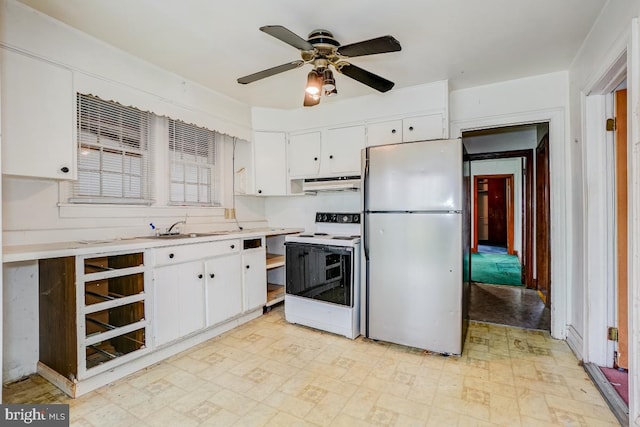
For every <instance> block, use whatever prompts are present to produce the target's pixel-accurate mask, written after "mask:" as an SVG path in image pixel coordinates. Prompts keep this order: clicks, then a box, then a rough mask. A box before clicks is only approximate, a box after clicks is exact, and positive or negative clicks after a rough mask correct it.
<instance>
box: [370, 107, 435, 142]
mask: <svg viewBox="0 0 640 427" xmlns="http://www.w3.org/2000/svg"><path fill="white" fill-rule="evenodd" d="M443 138H447V134H446V132H445V123H444V115H443V114H442V113H433V114H425V115H421V116H414V117H407V118H403V119H398V120H390V121H385V122H377V123H369V124H368V125H367V146H368V147H371V146H373V145H384V144H397V143H399V142H412V141H425V140H429V139H443Z"/></svg>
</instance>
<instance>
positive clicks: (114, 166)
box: [70, 94, 153, 204]
mask: <svg viewBox="0 0 640 427" xmlns="http://www.w3.org/2000/svg"><path fill="white" fill-rule="evenodd" d="M151 116H152V114H151V113H149V112H144V111H141V110H138V109H136V108H133V107H126V106H123V105H120V104H118V103H115V102H109V101H104V100H101V99H99V98H97V97H94V96H91V95H83V94H78V96H77V118H78V180H77V181H76V182H75V183H74V185H73V196H72V199H71V200H70V201H71V202H74V201H75V202H82V203H128V204H135V203H145V204H149V203H151V199H152V194H151V188H152V186H151V177H152V176H153V174H152V173H153V171H152V166H151V165H152V163H151V147H152V145H151V144H150V121H151Z"/></svg>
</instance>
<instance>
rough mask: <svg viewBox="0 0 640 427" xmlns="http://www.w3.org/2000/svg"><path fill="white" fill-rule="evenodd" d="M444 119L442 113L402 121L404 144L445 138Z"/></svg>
mask: <svg viewBox="0 0 640 427" xmlns="http://www.w3.org/2000/svg"><path fill="white" fill-rule="evenodd" d="M444 137H445V134H444V117H443V116H442V114H441V113H436V114H429V115H425V116H416V117H409V118H406V119H403V120H402V140H403V142H412V141H425V140H429V139H441V138H444Z"/></svg>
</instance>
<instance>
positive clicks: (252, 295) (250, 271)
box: [242, 239, 267, 311]
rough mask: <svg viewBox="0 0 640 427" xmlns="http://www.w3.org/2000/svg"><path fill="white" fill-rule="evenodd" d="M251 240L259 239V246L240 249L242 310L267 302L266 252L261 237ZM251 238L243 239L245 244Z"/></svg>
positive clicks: (262, 305)
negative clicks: (242, 293)
mask: <svg viewBox="0 0 640 427" xmlns="http://www.w3.org/2000/svg"><path fill="white" fill-rule="evenodd" d="M251 240H259V241H260V247H254V248H251V249H245V250H243V251H242V269H243V275H242V285H243V291H244V305H243V311H249V310H253V309H255V308H258V307H264V305H265V304H266V303H267V275H266V268H267V262H266V258H267V254H266V251H265V249H264V244H262V239H251ZM251 240H245V244H246V242H248V241H251Z"/></svg>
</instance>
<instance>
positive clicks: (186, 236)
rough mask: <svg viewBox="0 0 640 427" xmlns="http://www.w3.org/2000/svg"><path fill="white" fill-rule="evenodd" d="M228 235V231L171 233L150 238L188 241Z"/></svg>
mask: <svg viewBox="0 0 640 427" xmlns="http://www.w3.org/2000/svg"><path fill="white" fill-rule="evenodd" d="M225 234H229V232H228V231H210V232H207V233H171V234H158V235H157V236H151V238H154V239H189V238H194V237H207V236H221V235H225Z"/></svg>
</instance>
